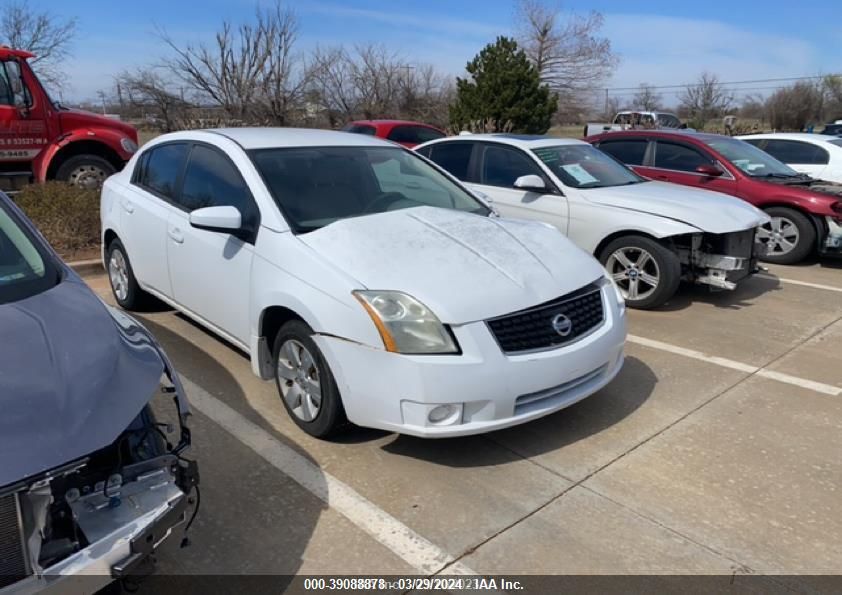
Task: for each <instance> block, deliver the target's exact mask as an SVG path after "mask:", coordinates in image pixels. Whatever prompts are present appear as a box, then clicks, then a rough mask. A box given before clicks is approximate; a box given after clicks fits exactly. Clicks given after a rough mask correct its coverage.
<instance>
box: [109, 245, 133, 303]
mask: <svg viewBox="0 0 842 595" xmlns="http://www.w3.org/2000/svg"><path fill="white" fill-rule="evenodd" d="M108 278H109V280H110V281H111V289H112V290H113V291H114V295H115V296H117V299H118V300H120V301H121V302H122V301H124V300H125V299H126V298H127V297H128V295H129V270H128V266H126V257H125V256H123V253H122V252H121V251H120V250H112V251H111V258H109V259H108Z"/></svg>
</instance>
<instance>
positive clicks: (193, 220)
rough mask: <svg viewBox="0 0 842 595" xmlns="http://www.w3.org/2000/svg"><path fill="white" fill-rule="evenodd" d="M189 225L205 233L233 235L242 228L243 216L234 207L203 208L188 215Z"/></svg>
mask: <svg viewBox="0 0 842 595" xmlns="http://www.w3.org/2000/svg"><path fill="white" fill-rule="evenodd" d="M190 225H192V226H193V227H195V228H197V229H205V230H207V231H220V232H223V233H234V232H237V231H240V230H241V229H242V227H243V216H242V214H241V213H240V211H239V210H238V209H237V208H236V207H231V206H226V207H205V208H203V209H196V210H195V211H191V213H190Z"/></svg>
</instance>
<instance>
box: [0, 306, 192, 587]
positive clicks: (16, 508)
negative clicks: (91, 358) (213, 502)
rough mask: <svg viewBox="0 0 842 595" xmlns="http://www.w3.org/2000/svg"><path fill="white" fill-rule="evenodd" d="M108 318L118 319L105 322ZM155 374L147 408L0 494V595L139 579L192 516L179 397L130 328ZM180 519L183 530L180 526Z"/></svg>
mask: <svg viewBox="0 0 842 595" xmlns="http://www.w3.org/2000/svg"><path fill="white" fill-rule="evenodd" d="M112 316H115V318H117V316H119V313H116V312H112ZM123 322H124V323H125V325H126V326H124V330H125V329H126V327H128V326H130V325H132V324H134V331H133V332H134V340H135V341H134V342H136V344H143V345H144V346H145V347H146V348H149V347H152V348H153V349H154V350H155V351H156V352H157V355H158V357H159V358H160V363H161V365H162V369H163V371H162V373H161V375H160V377H159V382H158V386H157V387H156V388H155V390H153V391H152V393H151V394H149V395H148V401H147V402H146V404H144V405H142V408H141V410H140V412H139V413H138V414H137V415H136V417H135V418H134V419H133V420H132V421H131V423H129V425H128V426H127V427H125V429H123V430H122V431H121V432H119V435H118V436H117V439H116V440H114V441H113V442H111V443H110V444H108V445H107V446H105V447H102V448H99V449H97V450H95V451H94V452H91V453H89V454H87V455H85V456H82V457H80V458H77V459H75V460H72V461H69V462H67V463H66V464H63V465H60V466H59V467H57V468H52V469H49V470H47V471H44V472H40V473H38V474H36V475H34V476H31V477H28V478H27V479H25V480H22V481H19V482H16V483H13V484H10V485H6V486H4V487H2V488H0V594H2V595H9V594H11V593H14V594H18V593H33V592H43V591H46V592H52V591H60V592H63V591H66V590H68V588H69V589H70V590H71V591H84V592H93V591H95V590H97V589H99V588H102V587H105V586H106V585H107V584H108V583H110V582H112V581H113V580H115V579H121V578H125V577H128V576H138V575H145V574H148V573H149V572H151V570H152V568H153V566H154V557H153V553H154V552H155V551H156V550H157V549H158V548H159V547H160V546H161V545H162V544H163V542H164V541H165V540H167V539H168V538H171V537H173V536H178V537H177V539H173V540H172V541H174V542H176V541H180V540H181V539H180V538H181V536H183V534H184V532H185V531H186V529H187V528H189V524H190V522H192V518H193V517H194V516H195V512H196V510H197V500H195V499H194V498H193V496H192V494H194V493H198V482H199V476H198V468H197V465H196V463H195V461H192V460H190V459H187V458H185V457H184V453H185V451H186V450H187V449H188V447H189V446H190V442H191V436H190V430H189V428H188V426H187V420H188V417H189V415H190V410H189V405H188V403H187V399H186V396H185V394H184V390H183V388H182V386H181V383H180V381H179V379H178V376H177V374H176V373H175V371H174V370H173V369H172V366H171V364H170V362H169V360H168V358H167V356H166V354H165V353H164V352H163V351H162V350H161V349H160V348H159V347H158V346H157V344H155V343H154V340H152V339H151V337H150V336H149V335H148V334H147V333H146V331H145V330H144V329H142V327H140V326H139V325H137V324H136V323H134V321H133V319H131V318H129V317H125V316H123ZM124 423H125V422H124ZM188 519H189V520H188Z"/></svg>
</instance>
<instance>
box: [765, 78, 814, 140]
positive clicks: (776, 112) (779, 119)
mask: <svg viewBox="0 0 842 595" xmlns="http://www.w3.org/2000/svg"><path fill="white" fill-rule="evenodd" d="M823 102H824V97H823V96H822V88H821V85H817V84H814V83H811V82H807V81H798V82H797V83H794V84H793V85H790V86H789V87H785V88H783V89H778V90H777V91H775V92H774V93H773V94H772V95H771V96H770V97H769V99H768V100H767V102H766V109H767V112H768V114H769V122H770V123H771V125H772V128H775V129H777V130H803V129H804V127H805V126H807V125H808V124H817V123H819V122H818V121H819V120H820V119H821V114H822V107H823Z"/></svg>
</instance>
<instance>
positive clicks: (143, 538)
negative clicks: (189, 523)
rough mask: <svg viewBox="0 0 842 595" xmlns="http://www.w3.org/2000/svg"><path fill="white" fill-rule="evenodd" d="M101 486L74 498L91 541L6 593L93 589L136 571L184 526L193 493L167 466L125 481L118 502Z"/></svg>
mask: <svg viewBox="0 0 842 595" xmlns="http://www.w3.org/2000/svg"><path fill="white" fill-rule="evenodd" d="M113 498H114V496H111V497H106V496H105V495H104V494H103V493H102V492H97V493H93V494H89V495H87V496H84V497H80V498H79V500H77V501H75V502H74V503H72V504H71V508H72V510H73V513H74V515H76V517H77V521H78V524H79V527H80V528H81V529H82V530H83V531H84V532H85V534H86V536H88V540H89V542H90V545H88V547H86V548H85V549H83V550H80V551H78V552H76V553H75V554H73V555H71V556H69V557H67V558H65V559H64V560H62V561H60V562H58V563H56V564H54V565H53V566H50V567H49V568H45V569H43V571H42V572H41V573H39V574H33V575H30V576H28V577H27V578H24V579H23V580H20V581H18V582H16V583H14V584H12V585H10V586H8V587H6V588H5V589H0V593H2V595H10V594H15V595H18V594H24V593H26V594H29V593H56V594H58V593H80V592H94V591H96V590H97V589H101V588H103V587H105V586H107V585H108V584H109V583H110V582H112V581H113V580H114V579H118V578H123V577H125V576H129V575H132V574H135V573H137V572H138V571H139V568H140V567H141V566H142V565H143V564H144V563H146V562H147V561H148V558H149V556H151V554H152V553H153V552H154V551H155V550H157V549H158V548H159V547H160V546H161V545H162V544H163V543H164V541H165V540H167V539H168V538H169V537H170V536H172V535H173V534H175V533H177V529H179V528H181V527H183V525H184V523H185V520H186V517H187V510H188V497H187V495H186V494H185V493H184V492H183V491H182V490H181V489H180V488H179V487H178V486H177V485H176V478H175V476H174V475H173V474H172V473H171V472H170V470H169V469H168V468H161V469H158V470H154V471H150V472H148V473H146V474H144V475H142V476H139V477H138V478H137V479H136V480H135V481H132V482H130V483H127V484H125V485H124V486H122V491H121V493H120V496H119V498H120V503H119V505H116V506H115V505H114V500H113Z"/></svg>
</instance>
